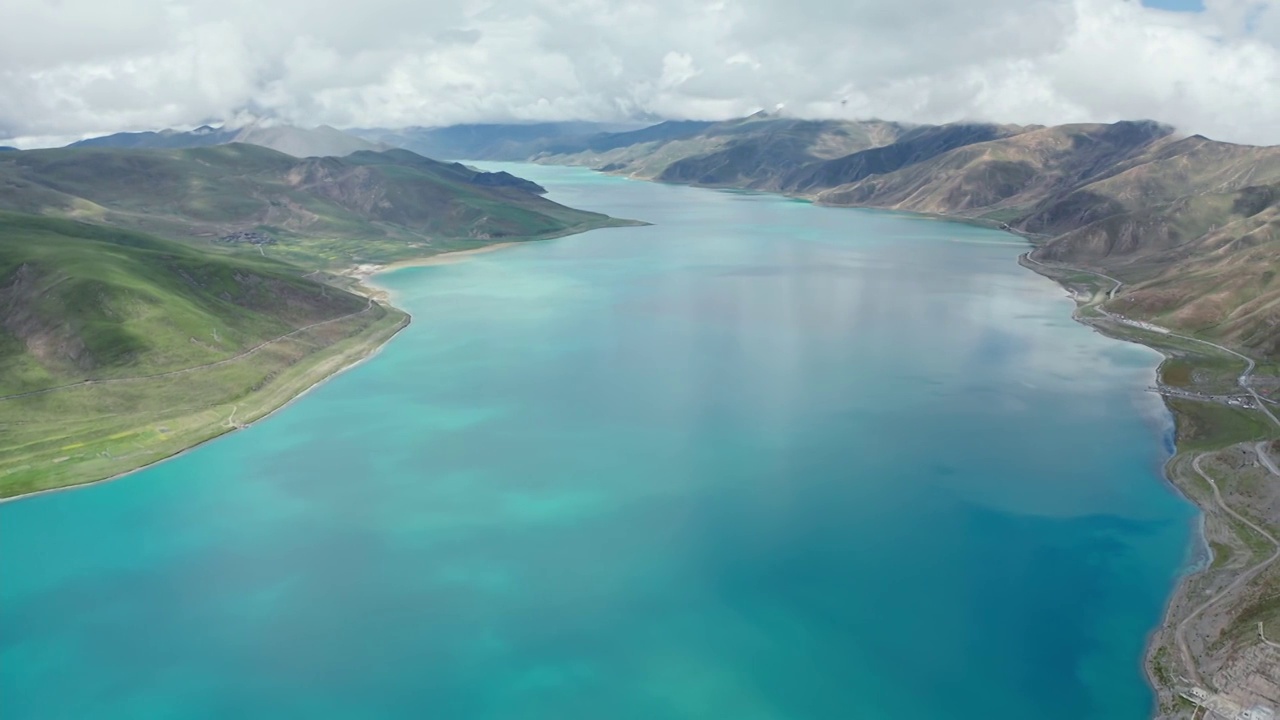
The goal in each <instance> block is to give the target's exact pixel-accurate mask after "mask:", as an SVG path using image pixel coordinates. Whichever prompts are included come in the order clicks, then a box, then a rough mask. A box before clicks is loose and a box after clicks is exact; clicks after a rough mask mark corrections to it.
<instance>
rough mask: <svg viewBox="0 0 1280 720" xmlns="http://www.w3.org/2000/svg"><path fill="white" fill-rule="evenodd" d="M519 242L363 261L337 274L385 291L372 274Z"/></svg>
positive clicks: (446, 260)
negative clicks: (420, 256)
mask: <svg viewBox="0 0 1280 720" xmlns="http://www.w3.org/2000/svg"><path fill="white" fill-rule="evenodd" d="M520 244H521V241H514V242H500V243H494V244H492V245H482V246H480V247H475V248H468V249H466V250H451V251H449V252H442V253H440V254H438V255H432V256H430V257H424V258H415V259H413V260H397V261H395V262H392V263H385V264H379V263H363V264H360V265H356V266H355V267H353V268H351V269H350V270H347V271H345V272H342V273H339V274H340V275H342V276H344V277H349V278H354V279H356V280H359V281H360V282H361V283H364V284H366V285H369V286H370V287H373V288H374V289H376V290H379V291H381V292H386V288H384V287H381V286H379V285H377V284H376V283H371V282H369V281H370V279H371V278H373V276H374V275H381V274H382V273H387V272H392V271H393V270H400V269H402V268H410V267H431V266H433V265H451V264H453V263H456V262H461V261H462V260H465V259H466V258H468V257H471V256H472V255H484V254H486V253H491V252H494V251H495V250H502V249H503V248H509V247H512V246H513V245H520Z"/></svg>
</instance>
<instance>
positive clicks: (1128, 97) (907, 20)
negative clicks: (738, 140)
mask: <svg viewBox="0 0 1280 720" xmlns="http://www.w3.org/2000/svg"><path fill="white" fill-rule="evenodd" d="M0 14H3V16H4V17H5V20H6V21H5V23H4V24H3V25H0V137H4V136H6V135H8V136H11V137H15V138H19V139H20V141H21V142H23V143H26V144H28V145H30V144H35V143H40V142H52V141H53V140H54V139H60V138H64V137H70V138H75V137H81V136H84V135H90V134H100V133H106V132H113V131H116V130H122V129H156V128H161V127H168V126H183V125H193V124H197V123H200V122H204V121H207V120H210V119H221V118H229V117H232V116H235V115H237V114H243V113H245V112H252V113H256V114H259V115H266V116H270V117H274V118H278V119H280V120H281V121H286V122H293V123H298V124H304V125H314V124H319V123H328V124H332V125H337V126H339V127H342V126H402V125H440V124H450V123H459V122H486V121H489V122H506V121H521V120H565V119H587V120H610V121H612V120H623V119H628V118H634V117H641V116H644V117H651V116H661V117H671V118H723V117H728V116H733V115H741V114H746V113H750V112H753V111H755V110H757V109H760V108H773V107H775V106H777V105H778V104H780V103H784V104H785V106H786V108H787V111H788V112H790V113H794V114H797V115H803V116H815V117H872V116H874V117H881V118H886V119H894V120H905V121H915V122H946V121H953V120H960V119H975V120H991V121H998V122H1016V123H1045V124H1055V123H1062V122H1079V121H1113V120H1119V119H1134V118H1152V119H1157V120H1161V121H1165V122H1169V123H1172V124H1175V125H1177V126H1178V127H1179V128H1181V129H1182V130H1184V131H1185V132H1197V133H1203V134H1206V135H1209V136H1211V137H1215V138H1218V139H1223V140H1231V141H1236V142H1249V143H1259V144H1272V143H1280V0H1206V2H1205V10H1204V11H1203V12H1199V13H1174V12H1167V11H1162V10H1155V9H1151V8H1147V7H1144V6H1142V5H1141V4H1140V3H1139V2H1137V1H1136V0H979V1H978V2H969V3H958V2H954V0H825V1H824V2H823V3H822V4H818V3H809V4H800V5H798V4H796V3H794V2H784V1H783V0H717V1H716V2H702V3H698V2H688V1H687V0H611V1H606V0H462V1H460V2H450V3H445V2H421V1H420V0H362V1H361V2H359V3H352V4H348V5H346V6H332V5H331V6H329V7H326V8H324V9H321V8H320V6H317V5H315V4H314V3H311V2H303V1H302V0H223V1H221V2H217V3H209V2H196V1H195V0H168V1H167V2H158V1H156V0H113V1H112V2H110V3H102V2H97V1H96V0H57V1H56V2H54V1H52V0H0Z"/></svg>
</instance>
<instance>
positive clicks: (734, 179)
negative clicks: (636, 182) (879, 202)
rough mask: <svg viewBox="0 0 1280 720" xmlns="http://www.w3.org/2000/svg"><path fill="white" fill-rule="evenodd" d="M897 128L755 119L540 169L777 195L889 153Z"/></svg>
mask: <svg viewBox="0 0 1280 720" xmlns="http://www.w3.org/2000/svg"><path fill="white" fill-rule="evenodd" d="M908 129H909V128H908V126H905V125H901V124H898V123H889V122H880V121H870V122H846V121H841V120H800V119H795V118H788V117H776V116H771V115H768V114H766V113H763V112H761V113H756V114H755V115H752V116H750V117H746V118H741V119H737V120H729V121H725V122H717V123H702V122H667V123H661V124H658V125H655V126H653V127H650V128H645V129H643V130H638V131H633V132H630V133H615V134H610V135H602V136H596V137H593V138H588V139H584V140H582V141H580V142H578V143H576V144H565V143H562V144H560V145H558V146H552V147H550V148H549V149H548V150H547V151H544V152H542V153H540V154H538V155H536V156H533V158H532V159H534V160H536V161H537V162H545V163H554V164H565V165H585V166H587V167H594V168H598V169H602V170H605V171H608V172H617V173H625V174H628V175H631V176H633V177H641V178H646V179H652V180H661V181H663V182H679V183H688V184H694V185H703V186H708V187H746V188H753V189H760V190H776V189H778V185H779V182H780V180H781V178H783V177H785V176H787V175H788V174H790V173H792V172H795V171H798V170H799V169H800V168H802V167H804V166H806V165H809V164H812V163H817V162H821V161H824V160H832V159H836V158H839V157H842V156H845V155H848V154H850V153H853V152H857V151H860V150H865V149H868V148H873V147H880V146H883V145H887V144H889V143H891V142H893V141H894V140H895V139H897V138H898V137H899V136H900V135H901V134H902V133H904V132H907V131H908Z"/></svg>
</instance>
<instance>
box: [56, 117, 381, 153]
mask: <svg viewBox="0 0 1280 720" xmlns="http://www.w3.org/2000/svg"><path fill="white" fill-rule="evenodd" d="M233 142H239V143H246V144H249V145H259V146H262V147H266V148H271V149H272V150H277V151H279V152H282V153H285V154H286V155H292V156H294V157H326V156H334V157H343V156H346V155H350V154H351V153H354V152H360V151H362V150H372V151H379V150H389V149H391V148H392V147H394V146H393V145H387V144H383V143H377V142H370V141H368V140H364V139H361V138H359V137H356V136H355V135H351V134H348V133H345V132H343V131H341V130H338V129H335V128H332V127H329V126H328V125H321V126H319V127H315V128H300V127H294V126H292V125H274V126H266V125H262V124H253V125H248V126H245V127H243V128H215V127H210V126H208V125H204V126H201V127H198V128H196V129H195V130H188V131H181V130H161V131H159V132H125V133H115V134H114V135H106V136H103V137H96V138H89V139H87V140H81V141H79V142H75V143H72V144H71V145H69V146H68V147H110V148H163V149H183V148H197V147H209V146H212V145H226V144H228V143H233Z"/></svg>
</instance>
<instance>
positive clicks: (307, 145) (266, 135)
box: [232, 125, 391, 158]
mask: <svg viewBox="0 0 1280 720" xmlns="http://www.w3.org/2000/svg"><path fill="white" fill-rule="evenodd" d="M232 142H241V143H248V144H250V145H260V146H262V147H267V148H271V149H272V150H278V151H280V152H282V153H285V154H286V155H292V156H294V157H303V158H305V157H326V156H335V157H343V156H346V155H350V154H351V153H354V152H360V151H362V150H372V151H380V150H388V149H390V148H391V146H390V145H384V144H381V143H372V142H369V141H368V140H364V139H362V138H358V137H356V136H355V135H349V134H347V133H344V132H342V131H341V130H337V129H335V128H331V127H329V126H328V125H321V126H319V127H316V128H311V129H303V128H299V127H293V126H291V125H277V126H275V127H262V126H260V125H250V126H249V127H246V128H244V129H243V130H241V131H240V132H239V133H238V134H237V135H236V137H235V139H234V140H233V141H232Z"/></svg>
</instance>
